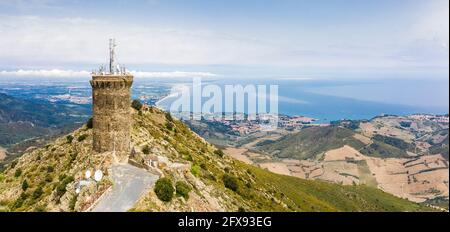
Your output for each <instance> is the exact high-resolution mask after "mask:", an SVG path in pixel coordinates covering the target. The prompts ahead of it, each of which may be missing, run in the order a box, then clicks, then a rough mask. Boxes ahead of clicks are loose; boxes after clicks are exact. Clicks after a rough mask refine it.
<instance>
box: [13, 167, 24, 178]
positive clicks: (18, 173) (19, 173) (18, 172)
mask: <svg viewBox="0 0 450 232" xmlns="http://www.w3.org/2000/svg"><path fill="white" fill-rule="evenodd" d="M20 175H22V169H20V168H18V169H16V172H14V177H19V176H20Z"/></svg>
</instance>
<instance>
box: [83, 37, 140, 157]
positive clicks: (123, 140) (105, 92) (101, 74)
mask: <svg viewBox="0 0 450 232" xmlns="http://www.w3.org/2000/svg"><path fill="white" fill-rule="evenodd" d="M109 46H110V61H109V70H105V69H104V67H101V68H100V70H98V71H95V72H93V73H92V80H91V81H90V83H91V86H92V101H93V104H92V107H93V150H94V151H96V152H99V153H103V152H111V154H112V155H113V156H114V159H115V160H116V161H117V162H121V163H124V162H127V161H128V156H129V154H130V151H131V123H132V120H131V108H130V102H131V85H132V84H133V76H132V75H131V74H129V73H128V72H127V71H126V69H125V68H121V67H120V66H119V65H116V63H115V51H114V48H115V46H116V45H115V42H114V40H113V39H111V40H110V44H109Z"/></svg>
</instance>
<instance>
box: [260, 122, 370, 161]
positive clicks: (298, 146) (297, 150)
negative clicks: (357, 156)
mask: <svg viewBox="0 0 450 232" xmlns="http://www.w3.org/2000/svg"><path fill="white" fill-rule="evenodd" d="M354 134H355V132H353V131H352V130H350V129H346V128H343V127H337V126H325V127H317V126H315V127H309V128H305V129H303V130H301V131H300V132H298V133H295V134H291V135H287V136H285V137H283V138H281V139H279V140H276V141H267V140H265V141H263V142H261V143H259V144H256V145H257V146H258V145H259V150H261V151H263V152H266V153H269V154H273V155H275V156H277V157H280V158H296V159H309V158H315V157H317V156H320V155H322V154H323V153H324V152H326V151H328V150H331V149H336V148H339V147H342V146H344V145H351V146H352V147H354V148H356V149H361V148H362V147H364V143H362V142H361V141H359V140H357V139H355V138H354V137H353V135H354Z"/></svg>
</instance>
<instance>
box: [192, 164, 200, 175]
mask: <svg viewBox="0 0 450 232" xmlns="http://www.w3.org/2000/svg"><path fill="white" fill-rule="evenodd" d="M201 172H202V170H201V168H200V166H198V165H192V167H191V173H192V175H194V176H199V175H200V173H201Z"/></svg>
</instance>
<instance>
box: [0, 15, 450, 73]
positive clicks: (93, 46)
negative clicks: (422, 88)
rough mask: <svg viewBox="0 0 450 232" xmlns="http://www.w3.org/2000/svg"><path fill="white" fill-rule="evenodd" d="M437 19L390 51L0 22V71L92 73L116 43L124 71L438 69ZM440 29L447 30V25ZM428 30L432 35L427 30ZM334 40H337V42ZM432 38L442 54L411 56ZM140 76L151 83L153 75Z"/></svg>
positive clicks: (37, 20)
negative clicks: (19, 67) (154, 67)
mask: <svg viewBox="0 0 450 232" xmlns="http://www.w3.org/2000/svg"><path fill="white" fill-rule="evenodd" d="M430 12H432V11H430ZM439 12H441V13H439V14H438V15H441V16H439V17H437V18H436V19H429V18H427V17H425V19H423V20H419V21H420V22H418V23H417V25H416V27H415V29H414V32H411V36H410V38H408V40H405V41H400V43H398V44H395V45H390V46H386V45H385V44H383V43H389V38H388V37H386V39H383V40H382V41H381V42H380V41H377V40H376V39H374V41H375V42H374V41H363V42H361V41H360V43H356V42H355V41H346V43H345V44H339V45H337V46H333V45H334V39H333V38H329V35H326V36H323V37H319V38H315V37H314V36H309V35H308V33H307V31H306V32H305V33H304V34H305V36H304V37H305V38H299V40H304V41H307V42H304V43H303V44H301V45H299V44H297V45H293V43H283V42H280V43H277V41H276V40H271V39H268V40H269V41H270V42H266V41H263V40H259V39H257V38H248V37H246V36H245V35H242V34H239V35H238V33H236V35H230V34H223V33H218V32H215V31H211V30H192V29H191V30H190V29H178V28H159V27H155V26H146V25H145V22H144V23H140V24H139V23H136V24H127V23H112V22H109V21H104V20H101V19H87V18H50V17H40V16H7V15H3V16H2V15H0V34H1V35H4V36H1V37H0V51H1V52H0V67H1V68H4V69H8V68H15V66H14V64H15V63H20V64H24V66H26V68H34V67H35V66H34V67H33V65H34V64H46V66H45V67H42V68H46V69H49V68H50V69H51V68H53V67H61V66H63V67H65V66H64V65H65V64H77V65H78V64H82V65H83V66H84V65H92V66H90V67H86V68H91V67H92V68H94V67H97V66H98V64H101V63H106V62H107V55H108V54H107V49H108V48H107V46H108V44H107V41H108V39H109V38H111V37H115V38H116V40H117V41H118V45H119V46H118V48H117V54H118V61H119V63H122V64H126V65H127V67H133V65H141V64H143V65H149V64H158V65H160V64H162V65H164V64H169V65H242V66H276V67H281V68H284V67H296V68H297V67H300V68H304V67H306V68H345V69H346V70H347V69H350V68H352V69H355V68H371V69H380V68H381V69H382V68H403V69H408V70H409V69H411V68H414V67H421V68H426V67H433V68H434V67H441V68H442V67H448V29H446V30H447V31H445V30H444V31H443V32H442V28H441V26H440V25H439V24H438V22H437V21H439V20H440V19H441V18H442V17H444V16H446V17H447V19H448V7H447V11H445V9H444V10H443V11H439ZM430 14H431V13H430ZM446 25H447V28H448V22H447V24H446ZM444 26H445V25H444ZM433 28H435V30H431V29H433ZM436 28H437V29H436ZM430 30H431V31H432V32H433V33H434V34H435V35H436V36H434V37H433V38H429V37H426V38H423V36H424V35H429V34H430V33H431V32H430ZM343 34H344V33H343ZM5 35H6V36H5ZM274 36H275V37H276V35H274ZM339 36H341V35H337V37H339ZM343 38H344V39H345V38H347V37H345V36H343ZM436 38H439V40H438V43H440V44H442V45H443V48H441V49H443V50H439V51H437V52H434V53H433V51H429V48H431V49H436V48H435V47H434V46H423V49H422V51H418V49H417V46H416V45H415V43H417V42H416V41H417V40H418V39H422V40H421V41H425V42H424V43H429V42H430V43H433V44H435V43H436ZM442 38H443V39H442ZM293 40H295V38H293ZM315 40H317V41H315ZM314 41H315V42H314ZM326 43H328V44H326ZM361 43H362V44H361ZM346 44H347V45H346ZM349 44H350V45H352V46H349ZM445 47H446V48H445ZM437 49H439V48H437ZM423 52H427V56H428V55H429V56H430V57H427V60H428V61H427V62H424V61H423V59H422V58H423V57H424V56H423V54H422V53H423ZM434 54H438V55H439V56H434ZM442 54H444V55H446V56H447V58H445V57H444V56H442ZM52 64H57V65H52ZM27 65H28V66H27ZM38 67H39V68H41V67H40V66H38ZM70 67H73V66H70ZM68 75H69V74H68ZM142 75H144V76H148V75H150V76H151V75H155V73H153V74H145V73H142ZM176 75H183V74H182V73H178V74H176Z"/></svg>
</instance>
